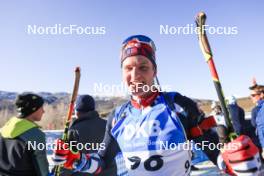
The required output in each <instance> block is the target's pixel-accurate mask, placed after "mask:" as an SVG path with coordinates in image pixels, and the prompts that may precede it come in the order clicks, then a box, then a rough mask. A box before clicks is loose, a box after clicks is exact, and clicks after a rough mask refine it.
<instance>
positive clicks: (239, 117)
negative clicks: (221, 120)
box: [227, 95, 246, 135]
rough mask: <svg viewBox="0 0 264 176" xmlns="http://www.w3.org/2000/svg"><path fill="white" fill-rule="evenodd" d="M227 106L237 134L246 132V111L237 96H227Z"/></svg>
mask: <svg viewBox="0 0 264 176" xmlns="http://www.w3.org/2000/svg"><path fill="white" fill-rule="evenodd" d="M227 104H228V106H227V108H228V110H229V113H230V116H231V120H232V124H233V128H234V131H235V133H236V134H237V135H241V134H246V125H245V111H244V109H242V108H241V107H240V106H239V105H238V104H237V100H236V97H235V96H233V95H232V96H230V97H228V98H227Z"/></svg>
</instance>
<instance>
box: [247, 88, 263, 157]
mask: <svg viewBox="0 0 264 176" xmlns="http://www.w3.org/2000/svg"><path fill="white" fill-rule="evenodd" d="M263 95H264V86H261V85H257V86H256V87H255V88H254V89H252V90H251V94H250V96H251V99H252V101H253V103H255V104H256V106H255V107H254V109H253V110H252V113H253V116H252V118H254V119H255V125H256V134H257V137H258V140H259V143H260V146H261V155H262V158H264V100H263ZM253 122H254V120H253Z"/></svg>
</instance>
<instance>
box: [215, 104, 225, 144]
mask: <svg viewBox="0 0 264 176" xmlns="http://www.w3.org/2000/svg"><path fill="white" fill-rule="evenodd" d="M211 109H212V112H211V115H212V116H213V117H214V119H215V121H216V124H217V127H216V131H217V134H218V136H219V142H220V143H221V144H222V145H223V144H224V143H225V142H227V140H228V138H227V137H228V136H227V135H228V134H227V131H228V130H227V129H228V128H227V125H226V122H225V117H224V113H223V111H222V108H221V106H220V105H219V104H217V103H216V102H215V101H213V102H212V105H211Z"/></svg>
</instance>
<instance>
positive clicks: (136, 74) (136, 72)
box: [131, 67, 139, 80]
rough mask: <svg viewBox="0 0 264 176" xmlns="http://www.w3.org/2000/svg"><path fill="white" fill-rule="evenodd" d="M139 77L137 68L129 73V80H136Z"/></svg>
mask: <svg viewBox="0 0 264 176" xmlns="http://www.w3.org/2000/svg"><path fill="white" fill-rule="evenodd" d="M138 77H139V71H138V69H137V68H135V67H134V68H133V69H132V72H131V78H132V80H136V79H137V78H138Z"/></svg>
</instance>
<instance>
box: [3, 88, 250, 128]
mask: <svg viewBox="0 0 264 176" xmlns="http://www.w3.org/2000/svg"><path fill="white" fill-rule="evenodd" d="M38 94H39V95H41V96H42V97H43V98H44V99H45V102H46V103H45V114H44V116H43V118H42V121H41V122H40V125H41V126H42V127H43V128H44V129H60V128H63V126H64V122H65V117H66V115H67V111H68V105H69V102H70V94H69V93H66V92H59V93H49V92H39V93H38ZM17 95H18V93H16V92H6V91H0V127H1V126H2V125H3V124H4V123H5V122H6V121H7V120H8V119H9V118H10V117H11V116H14V115H16V109H15V106H14V102H15V99H16V96H17ZM94 98H95V101H96V109H97V110H98V112H99V113H100V114H101V116H102V117H106V116H107V115H108V113H109V112H111V111H112V110H113V109H114V108H115V107H117V106H119V105H121V104H122V103H124V102H125V101H127V98H124V97H98V96H95V97H94ZM194 101H196V102H197V103H198V104H199V106H200V107H201V109H202V110H203V111H204V112H205V113H206V114H209V113H210V111H211V103H212V100H208V99H194ZM238 104H239V105H241V106H242V107H243V108H244V109H245V111H246V112H247V111H251V109H252V107H253V106H254V105H253V104H252V102H251V101H250V98H249V97H243V98H239V99H238Z"/></svg>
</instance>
